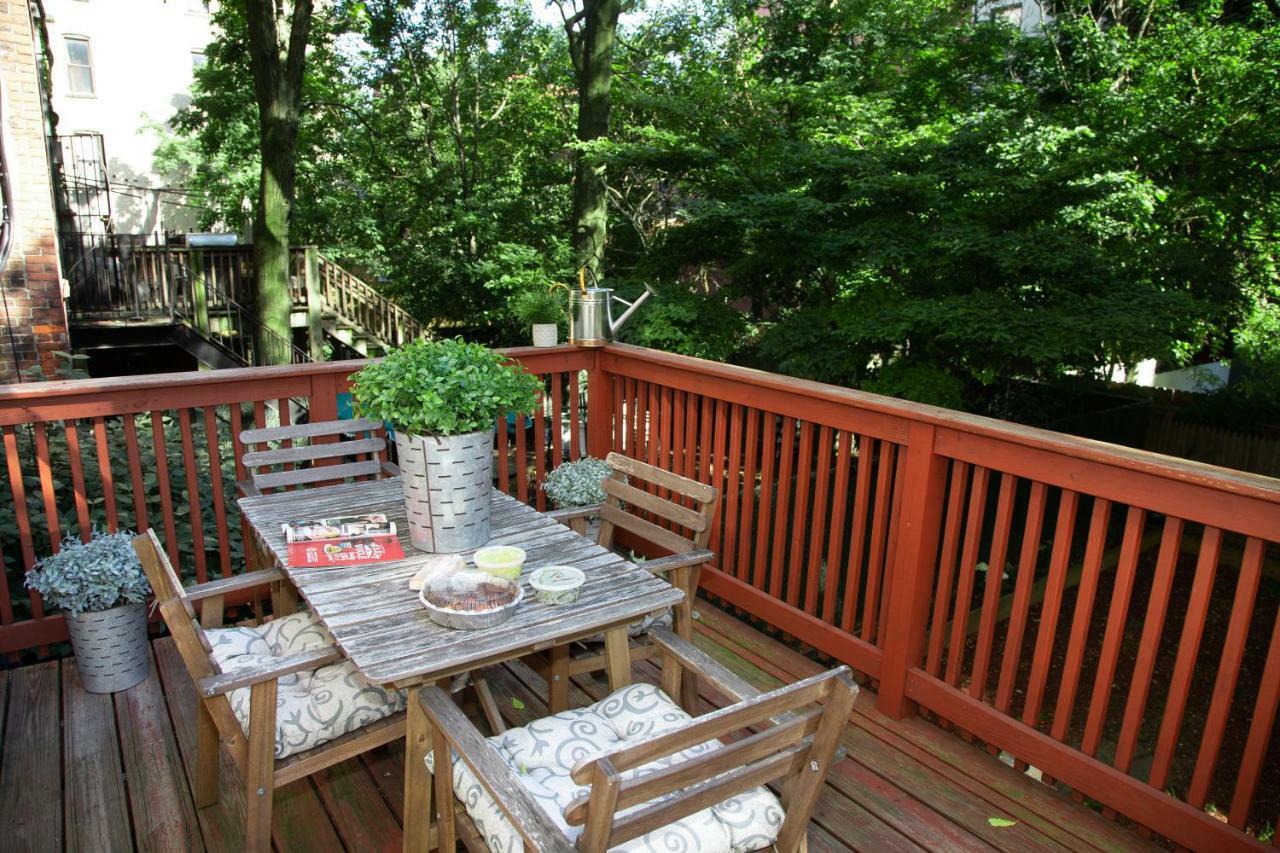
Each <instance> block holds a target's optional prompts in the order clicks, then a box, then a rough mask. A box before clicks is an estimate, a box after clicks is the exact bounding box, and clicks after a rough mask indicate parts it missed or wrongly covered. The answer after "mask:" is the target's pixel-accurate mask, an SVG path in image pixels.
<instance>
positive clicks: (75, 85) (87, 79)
mask: <svg viewBox="0 0 1280 853" xmlns="http://www.w3.org/2000/svg"><path fill="white" fill-rule="evenodd" d="M63 41H65V42H66V44H67V75H68V83H69V84H70V92H71V94H73V95H92V94H93V63H92V62H90V60H89V40H88V39H87V38H84V37H83V36H66V37H65V38H64V39H63Z"/></svg>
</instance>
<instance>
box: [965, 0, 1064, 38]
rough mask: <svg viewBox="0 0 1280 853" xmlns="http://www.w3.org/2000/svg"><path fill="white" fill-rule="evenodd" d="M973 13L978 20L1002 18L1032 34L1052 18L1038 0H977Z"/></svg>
mask: <svg viewBox="0 0 1280 853" xmlns="http://www.w3.org/2000/svg"><path fill="white" fill-rule="evenodd" d="M973 14H974V16H975V17H976V18H977V19H978V20H979V21H994V20H998V19H1001V18H1003V19H1004V20H1006V21H1008V22H1009V23H1011V24H1013V25H1014V26H1015V27H1017V28H1018V29H1020V30H1022V32H1023V33H1025V34H1027V35H1033V34H1034V33H1036V32H1038V31H1039V30H1040V28H1041V27H1043V26H1044V25H1045V24H1047V23H1049V21H1051V20H1053V19H1052V17H1051V16H1050V15H1049V13H1048V12H1046V11H1045V10H1044V7H1043V6H1041V5H1040V3H1039V2H1038V0H978V2H977V3H975V4H974V6H973Z"/></svg>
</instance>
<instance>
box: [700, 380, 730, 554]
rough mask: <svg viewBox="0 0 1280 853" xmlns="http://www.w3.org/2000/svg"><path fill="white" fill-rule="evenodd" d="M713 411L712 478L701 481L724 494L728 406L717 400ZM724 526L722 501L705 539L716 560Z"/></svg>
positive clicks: (722, 552)
mask: <svg viewBox="0 0 1280 853" xmlns="http://www.w3.org/2000/svg"><path fill="white" fill-rule="evenodd" d="M715 411H716V421H715V438H714V440H713V441H712V443H711V447H712V450H711V478H712V479H711V480H709V481H705V480H704V481H703V482H710V483H711V484H712V485H714V486H716V487H717V488H719V489H721V490H722V491H721V494H724V492H723V489H724V488H725V484H726V483H727V482H728V481H727V479H726V477H725V456H726V455H727V451H726V450H725V441H726V439H727V438H728V435H727V434H728V432H729V421H728V418H729V406H728V405H727V404H726V403H725V402H724V401H723V400H717V401H716V404H715ZM724 527H725V509H724V505H723V503H722V504H721V506H720V508H719V509H717V510H716V514H715V516H714V517H713V518H712V519H711V538H710V539H708V540H707V541H708V542H712V543H714V544H713V546H712V547H713V548H714V550H715V552H716V556H717V559H718V560H719V559H723V557H724V546H723V544H721V542H720V533H721V531H722V530H724Z"/></svg>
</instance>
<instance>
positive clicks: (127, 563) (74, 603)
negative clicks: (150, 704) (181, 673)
mask: <svg viewBox="0 0 1280 853" xmlns="http://www.w3.org/2000/svg"><path fill="white" fill-rule="evenodd" d="M26 584H27V586H28V587H29V588H31V589H32V590H34V591H36V592H38V593H40V595H41V596H42V597H43V598H44V601H45V603H46V604H50V605H52V606H54V607H57V608H59V609H61V610H63V611H64V612H65V615H66V619H67V631H68V633H69V634H70V635H71V646H72V648H73V649H74V650H75V653H76V657H77V658H78V659H79V664H80V666H79V670H80V677H81V680H82V681H83V683H84V687H85V689H86V690H88V691H89V692H91V693H111V692H114V691H116V690H124V689H126V688H129V687H132V686H133V685H135V684H137V683H138V682H140V681H142V680H143V679H145V678H146V677H147V672H148V671H149V668H150V666H149V663H148V660H147V611H146V607H145V605H144V602H145V601H146V599H147V595H148V594H149V593H150V592H151V586H150V584H148V583H147V578H146V575H144V574H143V572H142V564H141V563H140V562H139V561H138V556H137V554H136V553H134V550H133V537H132V535H131V534H129V533H126V532H120V533H105V532H102V531H98V530H95V531H93V533H92V535H91V536H90V538H89V541H88V542H82V541H80V540H79V539H76V538H74V537H70V536H69V537H67V539H65V540H64V541H63V543H62V547H61V548H60V549H59V550H58V552H57V553H56V554H52V555H50V556H48V557H45V558H44V559H42V560H39V561H37V562H36V564H35V567H34V568H33V570H32V571H31V572H30V573H28V574H27V577H26Z"/></svg>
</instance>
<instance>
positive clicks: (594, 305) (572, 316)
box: [569, 284, 653, 347]
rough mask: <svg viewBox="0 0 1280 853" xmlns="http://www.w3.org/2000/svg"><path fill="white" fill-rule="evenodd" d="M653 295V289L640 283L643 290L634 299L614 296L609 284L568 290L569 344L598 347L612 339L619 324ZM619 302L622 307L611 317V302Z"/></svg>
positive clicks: (629, 317)
mask: <svg viewBox="0 0 1280 853" xmlns="http://www.w3.org/2000/svg"><path fill="white" fill-rule="evenodd" d="M652 295H653V288H651V287H650V286H649V285H647V284H646V285H645V286H644V293H642V294H640V296H639V297H638V298H637V299H636V301H635V302H628V301H627V300H625V299H623V298H622V297H621V296H615V295H614V293H613V288H612V287H584V288H579V289H578V290H570V291H569V343H570V344H574V345H576V346H580V347H602V346H604V345H605V344H607V343H609V341H611V340H613V336H614V334H615V333H616V332H617V331H618V330H619V329H621V328H622V324H623V323H625V322H627V320H629V319H631V315H632V314H634V313H635V312H636V309H637V308H639V307H640V306H641V305H643V304H644V302H645V300H646V299H648V298H649V297H650V296H652ZM614 302H620V303H622V304H623V305H625V306H626V310H625V311H623V312H622V315H621V316H620V317H618V319H616V320H615V319H613V303H614Z"/></svg>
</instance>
